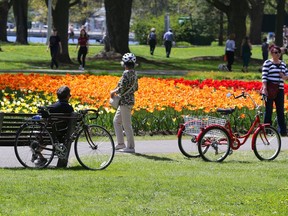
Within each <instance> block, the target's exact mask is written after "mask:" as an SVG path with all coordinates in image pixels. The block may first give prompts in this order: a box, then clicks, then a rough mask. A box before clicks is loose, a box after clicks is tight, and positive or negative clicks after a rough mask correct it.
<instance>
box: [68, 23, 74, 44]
mask: <svg viewBox="0 0 288 216" xmlns="http://www.w3.org/2000/svg"><path fill="white" fill-rule="evenodd" d="M74 36H75V33H74V26H73V25H70V27H69V38H68V40H69V39H72V42H73V43H74Z"/></svg>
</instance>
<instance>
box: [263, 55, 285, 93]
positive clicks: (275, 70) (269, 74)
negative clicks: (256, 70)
mask: <svg viewBox="0 0 288 216" xmlns="http://www.w3.org/2000/svg"><path fill="white" fill-rule="evenodd" d="M280 72H282V73H284V74H285V75H286V76H287V75H288V70H287V67H286V64H285V62H283V61H281V62H280V64H275V63H273V62H272V61H271V60H270V59H268V60H266V61H265V62H264V64H263V67H262V82H267V81H271V82H273V83H276V84H278V85H279V89H284V81H283V79H282V78H281V76H280Z"/></svg>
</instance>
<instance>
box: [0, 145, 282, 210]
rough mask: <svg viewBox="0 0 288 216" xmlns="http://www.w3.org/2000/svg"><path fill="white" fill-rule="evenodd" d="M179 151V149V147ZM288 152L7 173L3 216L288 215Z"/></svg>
mask: <svg viewBox="0 0 288 216" xmlns="http://www.w3.org/2000/svg"><path fill="white" fill-rule="evenodd" d="M175 145H176V143H175ZM287 153H288V152H287V151H285V152H284V151H283V152H281V153H280V155H279V157H278V158H277V159H276V160H275V161H272V162H261V161H259V160H257V159H256V157H255V156H254V154H253V152H252V151H235V152H234V153H233V154H232V155H230V156H229V157H228V158H227V159H226V160H225V161H224V162H223V163H207V162H204V161H202V159H200V158H198V159H187V158H185V157H184V156H182V155H181V154H180V153H174V154H151V155H145V154H135V155H129V154H128V155H127V154H124V155H122V154H117V155H116V156H115V159H114V161H113V162H112V164H111V165H110V166H109V167H108V168H107V169H106V170H103V171H96V172H95V171H87V170H84V169H82V167H80V166H79V165H78V164H77V163H75V164H74V165H73V166H72V167H71V168H68V169H43V170H28V169H22V168H15V169H13V168H11V169H0V175H1V185H0V190H1V194H0V200H1V204H0V205H1V208H0V215H17V216H18V215H157V216H158V215H261V216H265V215H267V216H270V215H283V216H284V215H287V214H288V199H287V192H288V186H287V178H288V173H287V172H286V171H287V168H288V167H287V166H288V165H287Z"/></svg>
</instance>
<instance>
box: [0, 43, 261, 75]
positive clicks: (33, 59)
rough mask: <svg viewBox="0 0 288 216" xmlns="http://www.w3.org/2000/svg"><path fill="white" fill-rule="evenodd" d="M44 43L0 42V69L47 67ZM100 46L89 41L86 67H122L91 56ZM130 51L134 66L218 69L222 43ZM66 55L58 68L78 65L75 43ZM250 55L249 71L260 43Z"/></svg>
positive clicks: (256, 63)
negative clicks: (68, 60)
mask: <svg viewBox="0 0 288 216" xmlns="http://www.w3.org/2000/svg"><path fill="white" fill-rule="evenodd" d="M46 48H47V47H46V45H43V44H31V45H29V46H21V45H14V44H3V45H2V49H3V50H4V52H0V56H1V58H0V68H1V70H12V69H13V70H21V69H22V70H23V69H30V70H33V69H49V61H50V54H49V52H47V51H46ZM101 50H103V46H102V45H93V46H91V47H90V50H89V54H88V56H87V65H86V67H85V68H86V70H88V71H91V70H103V72H105V71H108V70H118V71H121V70H122V68H121V67H120V65H119V61H120V60H119V59H116V60H103V59H95V58H93V56H95V54H98V53H99V52H100V51H101ZM130 50H131V52H133V53H135V54H136V56H137V57H138V63H139V66H138V68H137V69H138V70H152V71H153V70H165V71H171V70H173V71H175V70H176V71H177V70H186V71H191V72H195V71H200V72H203V71H205V72H211V71H216V72H218V65H219V64H221V63H224V62H223V60H222V55H223V54H224V47H223V46H217V45H212V46H191V47H186V48H181V47H174V48H172V53H171V57H170V58H166V57H165V49H164V47H163V46H158V47H156V50H155V54H154V55H153V56H151V55H150V54H149V47H148V46H144V45H143V46H138V45H132V46H130ZM69 52H70V53H69V55H70V58H71V59H72V61H73V62H74V64H72V65H71V64H69V65H63V64H62V65H60V68H61V69H68V70H69V69H70V70H72V69H73V70H75V69H78V63H77V60H76V57H77V52H75V45H74V46H73V45H70V47H69ZM203 56H210V57H214V58H213V59H210V60H209V59H206V60H202V59H198V60H197V59H196V60H195V59H193V58H195V57H203ZM253 58H254V59H256V60H253V61H251V64H250V71H251V72H258V69H259V67H260V66H261V61H260V63H259V59H261V51H260V46H256V45H255V46H253ZM241 68H242V62H241V59H236V62H235V63H234V65H233V70H234V71H235V72H240V71H241Z"/></svg>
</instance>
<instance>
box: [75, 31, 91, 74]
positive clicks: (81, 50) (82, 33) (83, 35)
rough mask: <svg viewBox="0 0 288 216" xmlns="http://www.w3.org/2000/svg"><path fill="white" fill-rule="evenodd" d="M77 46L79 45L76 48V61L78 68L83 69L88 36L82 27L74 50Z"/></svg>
mask: <svg viewBox="0 0 288 216" xmlns="http://www.w3.org/2000/svg"><path fill="white" fill-rule="evenodd" d="M78 46H80V48H79V50H78V57H77V59H78V62H79V64H80V66H79V70H84V68H85V59H86V55H87V53H88V47H89V38H88V36H87V34H86V31H85V30H84V29H81V31H80V36H79V38H78V43H77V46H76V51H77V48H78Z"/></svg>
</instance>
